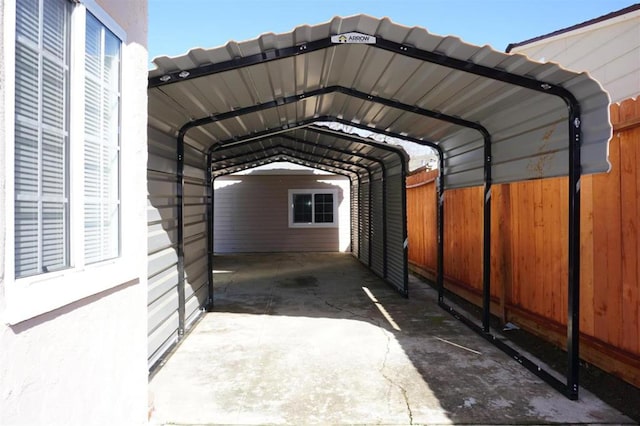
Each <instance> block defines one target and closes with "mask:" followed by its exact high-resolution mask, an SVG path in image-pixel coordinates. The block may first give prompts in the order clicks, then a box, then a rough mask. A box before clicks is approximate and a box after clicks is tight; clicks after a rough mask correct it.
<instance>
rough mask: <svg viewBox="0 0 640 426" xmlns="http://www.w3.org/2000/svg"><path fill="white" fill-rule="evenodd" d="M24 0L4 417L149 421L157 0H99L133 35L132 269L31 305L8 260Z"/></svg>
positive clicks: (2, 313) (3, 123)
mask: <svg viewBox="0 0 640 426" xmlns="http://www.w3.org/2000/svg"><path fill="white" fill-rule="evenodd" d="M15 1H16V0H3V1H1V2H0V19H2V21H1V22H2V25H0V28H1V30H0V31H2V34H1V35H0V56H2V57H0V105H2V106H1V107H0V137H1V138H2V143H0V213H1V214H0V425H14V424H15V425H22V424H25V425H27V424H28V425H39V424H42V425H45V424H46V425H88V424H109V425H135V424H145V423H146V420H147V411H148V408H147V407H148V394H147V365H146V355H147V354H146V350H147V348H146V325H147V318H146V297H147V295H146V261H145V259H146V235H145V233H144V232H145V229H146V226H145V225H146V156H147V154H146V152H147V149H146V148H147V140H146V121H147V97H146V94H147V92H146V84H147V63H148V58H147V47H146V46H147V1H146V0H98V1H97V3H98V4H99V5H100V6H101V7H102V8H103V9H104V10H105V11H106V12H107V13H108V14H109V15H110V16H111V17H112V18H113V19H114V20H115V21H116V22H117V23H118V24H119V25H120V26H121V27H122V28H123V29H124V30H125V31H126V35H127V40H126V44H125V46H123V50H122V55H123V62H122V67H123V68H122V76H123V80H122V93H123V102H122V108H123V109H122V117H123V119H122V129H121V131H122V133H121V136H122V163H121V164H122V170H123V173H124V175H125V176H126V181H123V184H122V193H121V199H122V206H123V207H122V208H123V215H122V216H123V221H122V226H123V233H124V234H126V235H127V237H126V238H127V240H126V241H127V247H126V249H124V250H125V252H126V253H127V261H126V262H125V263H124V264H125V265H126V269H127V270H126V271H124V272H125V273H124V275H123V276H125V275H126V276H127V277H129V278H128V279H127V280H124V281H123V280H121V279H117V280H116V279H115V278H111V283H110V285H109V286H108V287H109V288H108V289H107V290H106V291H99V292H98V293H97V294H91V295H83V298H81V299H80V300H75V301H72V302H71V303H68V301H67V299H65V298H64V297H60V298H59V299H57V300H56V304H57V305H60V306H55V305H51V304H47V303H46V301H44V300H43V299H45V298H46V297H45V296H44V294H43V295H42V297H39V296H38V294H34V295H33V296H32V300H31V301H30V302H31V304H32V306H35V308H33V309H31V310H30V309H28V307H27V306H24V305H26V303H25V301H24V300H21V299H20V298H19V297H17V298H16V297H11V296H12V294H13V293H10V294H7V288H9V287H11V286H12V285H13V286H14V287H15V284H16V283H14V282H13V278H12V276H5V261H8V260H9V261H11V259H8V257H9V256H11V255H12V250H7V249H8V247H7V232H6V230H7V227H8V226H9V227H10V226H11V224H10V223H6V220H5V218H6V215H7V210H6V209H7V208H11V207H10V205H11V200H9V199H7V195H6V189H7V187H8V186H9V185H11V184H12V183H11V180H12V177H11V175H10V173H7V172H6V167H7V164H10V163H11V161H13V160H12V158H8V156H7V154H6V153H7V149H8V147H11V144H12V140H11V139H10V138H7V134H9V135H10V134H11V132H9V131H8V130H7V129H8V127H10V126H12V113H11V111H12V105H11V103H12V93H11V91H12V79H13V69H7V67H6V66H5V65H6V62H5V60H4V57H3V55H5V54H6V51H12V49H10V48H8V46H7V43H6V40H7V39H11V35H10V33H8V30H7V26H9V27H11V26H12V25H11V22H12V20H14V19H15V17H14V11H15ZM7 23H9V24H10V25H7ZM7 34H9V37H7ZM7 83H8V84H7ZM7 110H8V112H7ZM5 139H6V140H5ZM9 152H11V151H10V150H9ZM123 180H124V179H123ZM8 206H9V207H8ZM78 277H80V278H81V277H82V276H81V275H80V276H77V277H75V278H74V277H73V276H70V278H69V279H70V280H72V281H74V280H75V281H78ZM80 281H81V280H80ZM70 284H71V283H70ZM73 284H74V285H77V284H78V283H73ZM79 284H82V283H81V282H80V283H79ZM86 284H87V286H88V287H89V286H90V284H91V283H86ZM56 288H57V289H64V288H65V286H64V285H63V286H59V287H56ZM10 290H11V291H14V288H10ZM77 294H80V293H77ZM84 296H87V297H84ZM16 304H21V305H23V306H15V305H16ZM12 305H14V306H12ZM50 307H53V308H52V309H49V308H50ZM8 312H20V313H21V315H22V316H23V317H25V318H26V319H24V320H23V319H22V317H16V316H15V315H13V314H12V315H9V314H8ZM34 314H37V315H35V316H34ZM9 317H12V318H14V320H9V319H8V318H9ZM16 318H17V319H16ZM8 322H11V325H9V324H7V323H8Z"/></svg>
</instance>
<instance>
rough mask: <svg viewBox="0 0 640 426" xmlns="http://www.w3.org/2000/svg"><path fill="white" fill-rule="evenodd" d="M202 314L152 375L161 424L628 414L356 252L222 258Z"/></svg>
mask: <svg viewBox="0 0 640 426" xmlns="http://www.w3.org/2000/svg"><path fill="white" fill-rule="evenodd" d="M214 269H215V311H214V312H211V313H207V314H206V315H205V316H204V318H203V319H202V320H201V321H200V322H199V323H198V324H197V325H196V326H195V327H194V329H193V331H192V332H191V333H190V334H189V336H188V337H187V338H186V339H185V340H184V341H183V343H182V344H181V345H180V346H179V347H178V349H177V350H176V351H175V353H174V354H173V355H172V356H171V357H170V358H169V359H168V362H167V363H166V365H164V366H163V367H162V368H161V369H160V370H159V371H158V372H157V374H156V375H155V376H154V377H153V379H152V380H151V382H150V388H151V393H152V395H153V404H154V413H153V417H152V422H153V423H156V424H267V423H268V424H395V425H405V424H406V425H408V424H516V423H520V424H522V423H526V424H545V423H562V424H569V423H582V424H585V423H586V424H634V423H633V422H632V421H631V420H630V419H628V418H627V417H625V416H623V415H622V414H620V413H619V412H617V411H616V410H614V409H612V408H611V407H609V406H607V405H606V404H605V403H603V402H601V401H600V400H598V399H597V398H596V397H594V396H593V395H592V394H590V393H588V392H587V391H585V390H581V392H580V400H579V401H575V402H574V401H569V400H568V399H566V398H565V397H564V396H562V395H560V394H559V393H558V392H556V391H555V390H553V389H552V388H550V387H549V386H548V385H547V384H545V383H544V382H542V381H541V380H540V379H538V378H537V377H536V376H534V375H533V374H531V373H529V372H528V371H527V370H525V369H524V368H523V367H522V366H520V365H519V364H518V363H517V362H515V361H513V360H512V359H510V358H509V357H508V356H506V355H505V354H504V353H502V352H501V351H499V350H498V349H496V348H495V347H494V346H492V345H491V344H489V343H488V342H486V341H485V340H483V339H482V338H480V337H479V336H477V335H476V334H475V333H473V332H472V331H470V330H469V329H468V328H466V327H465V326H464V325H462V324H461V323H459V322H458V321H457V320H455V319H453V318H452V317H450V316H449V315H448V314H447V313H445V312H444V311H443V310H441V309H440V308H439V307H437V304H436V294H435V292H434V291H433V290H432V289H431V288H430V287H428V286H427V285H426V284H424V283H422V282H420V281H419V280H417V279H415V278H411V281H410V298H409V299H404V298H402V297H400V296H399V295H398V294H397V293H396V292H394V291H393V290H392V289H391V288H390V287H389V286H388V285H387V284H385V283H384V282H382V281H381V280H380V279H379V278H377V277H376V276H374V275H372V273H371V272H369V270H368V269H366V268H365V267H364V266H362V265H361V264H360V263H359V262H358V261H357V260H355V259H354V258H353V257H351V256H350V255H343V254H268V255H267V254H265V255H262V254H260V255H238V256H217V257H216V258H215V266H214Z"/></svg>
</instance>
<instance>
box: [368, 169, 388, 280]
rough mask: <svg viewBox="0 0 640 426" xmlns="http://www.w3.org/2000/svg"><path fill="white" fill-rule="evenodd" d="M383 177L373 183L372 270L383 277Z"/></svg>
mask: <svg viewBox="0 0 640 426" xmlns="http://www.w3.org/2000/svg"><path fill="white" fill-rule="evenodd" d="M383 187H384V183H383V176H382V174H375V175H374V176H373V182H372V183H371V269H372V270H373V272H375V273H376V274H378V275H379V276H381V277H384V275H385V270H384V269H385V266H384V251H385V229H384V227H385V224H384V204H383V203H384V198H385V197H384V192H383Z"/></svg>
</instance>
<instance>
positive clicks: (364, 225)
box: [358, 178, 371, 265]
mask: <svg viewBox="0 0 640 426" xmlns="http://www.w3.org/2000/svg"><path fill="white" fill-rule="evenodd" d="M370 188H371V183H370V182H369V180H368V178H367V180H362V181H361V183H360V220H359V221H358V228H359V230H360V261H361V262H362V263H364V264H365V265H368V264H369V256H370V249H369V248H370V241H371V238H370V226H371V223H370V222H371V221H370V208H371V203H370V199H369V191H370Z"/></svg>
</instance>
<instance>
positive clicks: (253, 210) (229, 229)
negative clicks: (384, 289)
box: [214, 175, 350, 253]
mask: <svg viewBox="0 0 640 426" xmlns="http://www.w3.org/2000/svg"><path fill="white" fill-rule="evenodd" d="M319 181H322V182H319ZM331 182H335V184H334V183H331ZM215 188H216V189H215V192H214V226H215V228H214V250H215V251H216V252H218V253H250V252H303V251H324V252H334V251H348V250H349V242H350V217H349V211H350V208H349V204H350V203H349V201H350V195H349V180H348V179H347V178H343V177H342V176H329V175H322V176H319V175H256V176H249V175H241V176H228V177H221V178H218V179H216V181H215ZM289 189H327V190H329V189H337V190H338V202H339V215H338V216H339V217H338V227H336V228H289V219H288V207H289V194H288V191H289Z"/></svg>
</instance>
